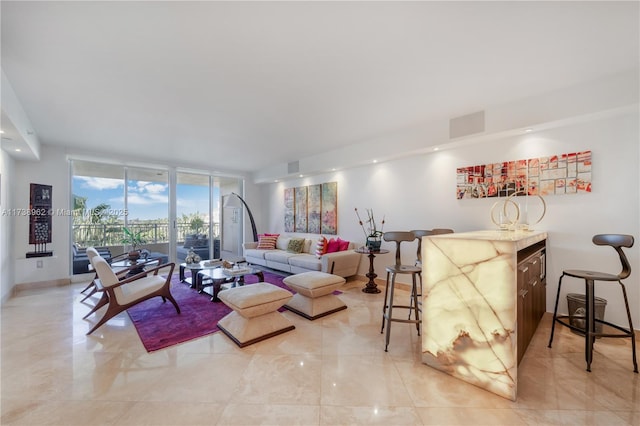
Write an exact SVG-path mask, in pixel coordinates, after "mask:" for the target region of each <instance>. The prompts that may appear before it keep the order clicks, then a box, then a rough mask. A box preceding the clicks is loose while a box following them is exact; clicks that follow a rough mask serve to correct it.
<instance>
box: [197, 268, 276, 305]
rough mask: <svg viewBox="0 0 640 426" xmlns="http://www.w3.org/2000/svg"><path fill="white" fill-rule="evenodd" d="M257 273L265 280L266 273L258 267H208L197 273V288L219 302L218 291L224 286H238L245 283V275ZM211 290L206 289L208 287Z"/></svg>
mask: <svg viewBox="0 0 640 426" xmlns="http://www.w3.org/2000/svg"><path fill="white" fill-rule="evenodd" d="M247 275H255V276H256V277H258V279H259V280H260V281H264V274H263V273H262V271H261V270H260V269H258V268H254V267H252V266H242V267H240V268H233V269H226V268H220V267H218V268H207V269H203V270H201V271H199V272H198V273H196V278H195V281H196V289H197V290H198V291H199V292H200V293H207V294H209V295H211V301H212V302H219V301H220V299H218V293H219V292H220V291H221V290H222V289H223V286H227V287H228V288H230V287H236V286H243V285H244V277H245V276H247ZM209 287H210V288H211V290H210V291H209V290H206V289H208V288H209Z"/></svg>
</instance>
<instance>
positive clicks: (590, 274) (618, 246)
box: [549, 234, 638, 373]
mask: <svg viewBox="0 0 640 426" xmlns="http://www.w3.org/2000/svg"><path fill="white" fill-rule="evenodd" d="M592 241H593V243H594V244H596V245H599V246H611V247H613V248H614V249H615V250H616V252H618V256H620V263H621V264H622V271H620V273H619V274H618V275H613V274H608V273H606V272H594V271H584V270H576V269H570V270H564V271H562V275H561V276H560V279H559V280H558V294H557V296H556V305H555V308H554V310H553V322H552V325H551V337H550V338H549V347H551V343H552V342H553V333H554V331H555V326H556V322H557V323H559V324H562V325H564V326H566V327H569V328H571V329H572V330H575V331H577V332H579V333H580V334H584V336H585V350H584V351H585V359H586V361H587V371H591V361H592V360H593V344H594V343H595V340H596V337H628V338H630V339H631V350H632V356H633V372H634V373H637V372H638V363H637V361H636V339H635V332H634V330H633V323H632V322H631V312H630V311H629V301H628V300H627V291H626V289H625V286H624V284H622V280H623V279H625V278H627V277H628V276H629V275H630V274H631V265H630V264H629V261H628V260H627V256H625V254H624V252H623V251H622V247H626V248H629V247H632V246H633V242H634V240H633V237H632V236H631V235H620V234H599V235H595V236H594V237H593V240H592ZM565 275H566V276H569V277H573V278H581V279H584V282H585V289H586V303H585V304H586V306H585V310H586V313H585V316H584V317H582V318H585V319H586V330H585V329H582V328H580V327H576V326H574V325H572V324H570V323H567V322H565V321H562V319H564V318H569V315H558V301H559V300H560V286H561V285H562V279H563V278H564V276H565ZM596 281H608V282H614V281H617V282H618V283H619V284H620V287H621V288H622V295H623V296H624V305H625V308H626V309H627V318H628V319H629V329H628V330H627V329H625V328H624V327H620V326H618V325H616V324H612V323H610V322H607V321H604V320H601V319H598V318H595V294H594V293H595V291H594V283H595V282H596ZM575 317H576V315H573V318H575ZM596 322H598V323H602V324H606V325H608V326H610V327H613V328H615V329H617V330H619V331H621V332H622V333H597V332H596V329H595V323H596Z"/></svg>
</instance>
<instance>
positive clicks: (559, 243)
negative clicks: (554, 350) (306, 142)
mask: <svg viewBox="0 0 640 426" xmlns="http://www.w3.org/2000/svg"><path fill="white" fill-rule="evenodd" d="M639 139H640V136H639V130H638V119H637V110H634V111H627V112H625V113H621V115H618V116H615V117H604V118H600V119H597V120H592V121H590V122H586V123H580V124H573V125H568V126H565V127H561V128H555V129H551V130H546V131H542V132H538V133H531V134H526V135H522V136H517V137H510V138H505V139H501V140H493V141H489V142H483V143H480V144H476V145H472V146H466V147H460V148H455V149H451V150H445V151H440V152H435V153H432V154H421V155H416V156H414V157H411V158H404V159H400V160H396V161H390V162H386V163H382V164H375V165H371V166H366V167H360V168H356V169H350V170H345V171H339V172H335V173H327V174H324V175H320V176H314V177H312V178H302V179H297V180H292V181H287V182H286V183H278V184H269V185H266V187H265V190H263V191H262V192H261V195H262V202H261V205H263V206H265V207H266V206H268V207H266V208H265V210H264V214H265V218H263V220H262V224H263V226H262V227H261V229H260V232H283V228H284V225H283V189H284V188H285V187H294V186H302V185H309V184H315V183H322V182H330V181H337V182H338V233H339V235H340V236H341V237H343V238H345V239H349V240H354V241H359V242H360V243H364V235H363V233H362V230H361V229H360V227H359V225H358V223H357V219H356V217H355V214H354V207H357V208H358V209H359V210H364V209H365V208H373V209H374V210H375V212H376V215H377V216H382V215H386V222H387V223H386V225H385V230H387V231H391V230H410V229H429V228H436V227H438V228H442V227H445V228H453V229H455V230H456V231H470V230H477V229H489V228H493V227H495V225H494V224H493V223H492V222H491V219H490V217H489V211H490V209H491V206H492V205H493V203H494V202H495V201H496V200H495V199H484V200H457V199H456V198H455V184H456V174H455V170H456V168H457V167H462V166H470V165H476V164H482V163H488V162H502V161H509V160H518V159H523V158H528V157H539V156H546V155H551V154H562V153H568V152H575V151H583V150H592V151H593V172H592V179H593V192H592V193H590V194H573V195H553V196H547V197H545V200H546V202H547V206H548V210H547V214H546V216H545V218H544V219H543V221H542V222H541V223H540V224H538V225H537V226H536V229H541V230H546V231H547V232H548V233H549V241H548V247H549V249H548V256H547V267H548V276H547V281H548V287H547V310H548V311H551V310H552V309H553V302H554V300H555V294H556V291H557V280H558V277H559V276H560V274H561V273H562V270H563V269H568V268H591V269H595V270H603V271H611V272H615V273H617V272H618V270H619V260H618V258H617V255H616V254H615V252H614V251H613V250H611V249H609V248H602V247H596V246H594V245H593V244H592V243H591V237H592V236H593V235H595V234H597V233H625V234H631V235H633V236H635V237H636V239H638V238H640V233H639V231H640V190H639V187H638V186H637V185H636V183H637V182H639V179H640V177H639V172H638V159H639V158H640V153H639V144H638V140H639ZM532 203H534V202H533V201H532ZM531 210H534V207H532V209H531ZM532 215H533V211H532ZM638 246H640V240H639V241H638V243H637V245H636V246H635V247H633V248H632V249H630V250H629V251H628V256H629V258H630V260H631V262H632V270H633V271H634V272H633V273H632V276H631V278H630V279H629V280H627V291H628V295H629V303H630V306H631V309H632V315H633V319H634V325H635V328H636V329H638V328H640V327H639V326H640V286H639V285H638V284H637V283H638V276H639V275H640V254H639V249H638ZM387 247H388V248H391V247H390V246H387ZM414 255H415V252H414V248H413V247H412V248H411V250H410V253H408V254H407V257H406V260H407V261H411V259H413V256H414ZM391 256H392V254H389V255H385V256H378V257H377V258H376V270H377V272H378V274H379V275H383V274H382V273H381V272H380V271H382V272H384V269H383V268H384V265H386V264H389V263H391V262H393V260H392V258H391ZM366 269H367V263H366V262H365V261H362V262H361V264H360V273H361V274H364V273H366ZM634 277H635V278H634ZM565 282H566V283H567V284H566V285H564V286H563V295H564V294H565V293H567V292H580V293H584V288H583V287H584V284H583V283H581V282H578V281H573V282H570V281H565ZM596 291H597V293H596V294H597V295H599V296H601V297H604V298H606V299H607V300H608V302H609V304H608V307H607V314H606V316H607V319H609V320H611V321H613V322H615V323H620V324H626V316H625V313H624V308H623V302H622V296H621V292H620V291H619V288H616V287H615V286H613V285H607V284H604V285H602V284H601V285H599V286H598V288H597V290H596ZM561 309H562V310H563V311H565V312H566V299H565V298H564V296H563V297H562V304H561Z"/></svg>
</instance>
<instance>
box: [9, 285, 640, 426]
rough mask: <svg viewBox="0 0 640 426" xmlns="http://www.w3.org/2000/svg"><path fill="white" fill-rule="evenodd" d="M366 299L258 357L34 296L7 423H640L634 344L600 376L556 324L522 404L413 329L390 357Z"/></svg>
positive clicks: (21, 333)
mask: <svg viewBox="0 0 640 426" xmlns="http://www.w3.org/2000/svg"><path fill="white" fill-rule="evenodd" d="M362 287H364V284H363V283H359V282H350V283H347V285H346V286H345V288H344V293H343V294H342V295H341V296H340V297H341V298H342V299H343V300H344V301H345V302H346V304H347V305H348V306H349V308H348V309H347V310H344V311H341V312H338V313H336V314H333V315H331V316H328V317H325V318H323V319H318V320H316V321H313V322H310V321H307V320H305V319H304V318H302V317H299V316H297V315H295V314H292V313H290V312H286V313H285V314H284V315H286V316H287V317H288V318H290V319H291V320H292V321H293V322H294V324H295V326H296V330H294V331H292V332H289V333H286V334H283V335H281V336H277V337H275V338H272V339H270V340H267V341H264V342H261V343H258V344H256V345H252V346H249V347H246V348H244V349H239V348H238V347H236V345H235V344H233V343H232V342H231V341H230V340H229V339H228V338H227V337H226V336H225V335H224V334H222V333H215V334H213V335H210V336H206V337H203V338H200V339H197V340H193V341H191V342H187V343H184V344H181V345H177V346H173V347H171V348H168V349H165V350H161V351H157V352H154V353H147V352H146V351H145V349H144V347H143V346H142V344H141V342H140V340H139V338H138V335H137V333H136V331H135V328H134V327H133V325H132V324H131V322H130V320H129V317H128V315H127V314H126V313H123V314H121V315H119V316H117V317H115V318H114V319H112V320H111V321H109V322H108V323H107V324H106V325H104V326H102V327H101V328H100V329H98V330H97V331H96V332H95V333H94V334H93V335H92V336H86V335H85V333H86V332H87V330H88V329H89V327H90V325H91V324H92V323H93V321H95V319H93V317H91V318H90V319H91V321H87V320H83V319H82V317H83V316H84V314H85V313H86V312H87V311H88V309H89V305H88V304H83V303H81V302H80V299H81V296H80V293H79V292H80V290H81V289H82V288H84V284H72V285H70V286H65V287H52V288H44V289H34V290H25V291H22V292H21V293H19V294H18V295H16V296H14V297H13V298H11V299H10V300H8V301H7V302H6V303H5V304H4V305H3V306H2V313H1V331H2V336H1V337H2V340H1V378H0V379H1V381H0V386H1V388H0V390H1V410H0V414H1V416H0V424H2V425H13V424H21V425H254V424H262V425H294V424H299V425H341V424H366V425H373V424H381V425H420V424H423V425H467V424H473V425H587V424H589V425H638V424H640V377H639V375H637V374H634V373H633V372H632V364H631V345H630V342H629V341H628V339H600V340H598V341H597V343H596V353H595V360H594V363H593V365H592V370H593V372H592V373H587V372H586V371H585V369H584V368H585V365H584V353H583V345H584V344H583V341H584V340H583V339H582V338H581V337H579V336H576V335H574V334H572V333H571V332H569V330H567V329H566V328H564V327H561V328H560V329H559V330H558V333H557V337H556V339H555V341H554V347H553V349H548V348H547V347H546V344H547V340H548V337H549V331H550V324H551V321H550V314H546V316H545V318H544V319H543V322H542V323H541V325H540V326H539V327H538V330H537V333H536V335H535V337H534V340H533V341H532V344H531V346H530V347H529V350H528V351H527V353H526V355H525V358H524V360H523V362H522V363H521V365H520V368H519V374H520V376H519V390H518V400H517V401H516V402H511V401H508V400H506V399H503V398H501V397H498V396H495V395H493V394H491V393H488V392H486V391H484V390H481V389H479V388H476V387H474V386H473V385H469V384H466V383H463V382H461V381H458V380H456V379H454V378H452V377H450V376H448V375H446V374H444V373H441V372H439V371H437V370H434V369H432V368H430V367H428V366H426V365H424V364H422V363H421V362H420V339H419V337H418V336H417V335H416V330H415V327H414V326H413V325H410V324H401V323H394V324H393V325H392V327H393V328H392V335H391V344H390V347H389V352H388V353H385V352H384V337H383V335H381V334H380V324H381V308H382V298H383V295H382V294H377V295H372V294H365V293H362V292H361V291H360V289H361V288H362ZM398 312H400V311H398ZM99 313H102V312H101V311H100V312H99ZM403 314H405V313H403Z"/></svg>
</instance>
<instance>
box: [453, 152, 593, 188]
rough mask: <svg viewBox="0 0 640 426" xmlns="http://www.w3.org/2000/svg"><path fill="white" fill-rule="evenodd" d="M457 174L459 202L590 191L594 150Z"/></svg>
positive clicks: (473, 168) (461, 170)
mask: <svg viewBox="0 0 640 426" xmlns="http://www.w3.org/2000/svg"><path fill="white" fill-rule="evenodd" d="M456 174H457V179H456V197H457V198H458V199H459V200H461V199H464V198H486V197H508V196H509V195H512V194H513V193H515V192H518V193H519V194H518V195H525V194H529V195H554V194H576V193H580V192H591V151H582V152H573V153H569V154H561V155H552V156H550V157H540V158H530V159H527V160H517V161H505V162H503V163H492V164H481V165H478V166H468V167H460V168H458V169H457V170H456Z"/></svg>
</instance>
